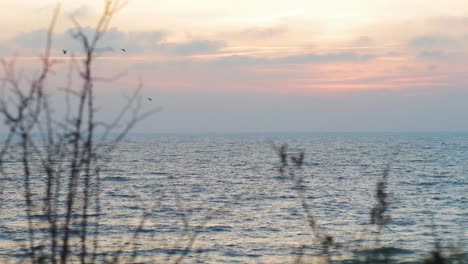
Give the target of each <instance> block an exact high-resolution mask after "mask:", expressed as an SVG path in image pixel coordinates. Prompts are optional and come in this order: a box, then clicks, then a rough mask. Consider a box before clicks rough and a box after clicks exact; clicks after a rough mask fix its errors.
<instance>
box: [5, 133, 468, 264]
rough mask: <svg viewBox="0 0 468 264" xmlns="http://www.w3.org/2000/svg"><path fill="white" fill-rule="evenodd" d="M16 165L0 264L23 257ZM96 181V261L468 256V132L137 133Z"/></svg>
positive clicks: (11, 167) (10, 163) (105, 160)
mask: <svg viewBox="0 0 468 264" xmlns="http://www.w3.org/2000/svg"><path fill="white" fill-rule="evenodd" d="M282 144H287V153H288V154H289V155H292V156H297V155H298V154H299V153H304V162H303V164H302V166H296V165H295V164H293V163H291V161H288V165H287V166H286V167H283V172H282V173H281V167H282V166H281V160H280V157H279V156H278V153H277V151H276V150H277V147H279V146H281V145H282ZM20 162H21V159H20V157H19V156H15V155H10V156H9V157H8V158H7V160H6V161H5V163H4V165H5V168H6V171H7V172H8V173H6V174H5V175H3V176H2V178H1V179H0V182H1V188H2V189H1V190H2V192H1V208H0V259H1V260H2V261H3V262H8V261H10V262H11V263H16V262H17V261H22V260H25V259H26V257H27V252H28V250H27V247H28V244H27V238H28V233H27V224H26V223H27V222H26V218H25V211H24V187H23V183H24V181H23V178H22V176H21V173H20V169H19V168H20V166H21V163H20ZM384 175H387V176H386V178H385V182H386V188H385V192H386V193H387V194H388V195H387V198H386V201H388V207H387V210H386V211H385V215H386V216H389V217H390V219H391V220H390V221H389V222H388V223H387V224H385V225H383V226H377V225H375V224H372V223H371V219H370V212H371V210H372V208H374V207H375V206H376V205H378V204H379V200H378V198H377V195H376V189H377V184H378V182H379V181H382V180H383V179H384V178H383V177H384ZM41 177H42V176H41V174H40V173H38V174H37V175H33V178H34V179H36V178H38V179H40V178H41ZM100 177H101V183H100V184H101V193H100V196H99V197H100V202H101V210H102V214H101V216H100V230H99V231H100V234H99V235H100V236H99V242H100V245H101V246H102V247H103V251H102V252H101V256H108V257H112V256H114V255H115V252H117V251H120V252H123V253H122V255H125V254H126V255H127V256H129V254H130V255H133V256H134V257H136V259H137V260H138V262H139V263H164V262H171V261H173V262H174V261H176V260H177V258H179V257H182V258H183V259H181V260H183V261H182V263H295V262H297V261H298V260H299V259H303V260H307V261H305V263H320V261H322V260H323V257H324V255H328V256H330V255H331V257H332V258H333V259H335V260H343V261H346V260H350V259H355V258H365V256H366V254H373V253H372V250H373V249H375V248H376V247H377V246H378V247H379V248H384V249H385V252H387V253H386V254H389V255H390V257H391V258H392V259H394V260H395V261H396V262H401V263H405V262H411V261H417V260H421V259H424V258H425V257H428V256H429V254H430V252H431V251H432V250H434V248H435V246H436V244H437V246H440V247H442V248H443V249H444V250H446V252H462V253H466V252H467V245H468V236H467V234H466V230H467V228H468V133H256V134H254V133H251V134H249V133H239V134H221V133H218V134H132V135H129V136H127V137H126V138H125V139H124V140H123V141H122V142H121V143H119V144H118V146H117V147H116V148H115V149H114V150H113V151H111V152H108V153H106V155H104V156H103V157H102V165H101V169H100ZM297 179H301V182H300V186H299V185H298V181H297ZM33 181H34V180H33ZM37 199H39V198H37ZM35 202H37V203H39V200H35ZM305 207H306V208H307V209H308V211H309V213H310V214H309V215H307V213H306V211H305ZM310 218H313V220H314V228H312V227H311V225H310V221H309V220H310ZM40 228H43V229H46V227H45V226H43V227H40ZM324 234H325V235H326V236H329V237H331V238H332V243H331V246H330V247H329V249H328V251H327V252H324V246H323V243H322V242H323V241H322V240H321V239H320V236H322V235H324ZM74 246H76V247H79V245H77V244H75V245H74ZM106 252H107V253H106ZM374 253H375V252H374ZM106 254H107V255H106Z"/></svg>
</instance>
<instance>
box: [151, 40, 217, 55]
mask: <svg viewBox="0 0 468 264" xmlns="http://www.w3.org/2000/svg"><path fill="white" fill-rule="evenodd" d="M224 46H225V44H224V43H222V42H219V41H213V40H192V41H190V42H186V43H163V44H161V45H159V46H158V47H157V50H158V52H162V53H165V54H172V55H182V56H184V55H195V54H206V53H213V52H216V51H218V50H219V49H220V48H222V47H224Z"/></svg>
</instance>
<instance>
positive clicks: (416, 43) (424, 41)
mask: <svg viewBox="0 0 468 264" xmlns="http://www.w3.org/2000/svg"><path fill="white" fill-rule="evenodd" d="M456 44H457V39H455V38H452V37H449V36H446V35H423V36H417V37H414V38H412V39H410V40H409V42H408V45H409V47H412V48H423V49H433V48H447V47H454V46H455V45H456Z"/></svg>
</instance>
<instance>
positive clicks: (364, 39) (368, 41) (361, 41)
mask: <svg viewBox="0 0 468 264" xmlns="http://www.w3.org/2000/svg"><path fill="white" fill-rule="evenodd" d="M372 43H374V40H373V39H372V38H371V37H368V36H359V37H358V38H356V39H355V40H353V41H352V42H351V46H354V47H363V46H370V45H372Z"/></svg>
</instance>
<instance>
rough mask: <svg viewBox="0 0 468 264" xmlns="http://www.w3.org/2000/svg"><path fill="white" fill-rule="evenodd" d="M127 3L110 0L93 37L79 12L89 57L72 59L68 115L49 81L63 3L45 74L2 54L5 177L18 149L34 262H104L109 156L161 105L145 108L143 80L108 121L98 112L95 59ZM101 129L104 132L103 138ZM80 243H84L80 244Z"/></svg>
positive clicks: (78, 33)
mask: <svg viewBox="0 0 468 264" xmlns="http://www.w3.org/2000/svg"><path fill="white" fill-rule="evenodd" d="M124 5H125V3H119V1H117V0H106V1H105V7H104V12H103V14H102V16H101V17H100V19H99V21H98V23H97V25H96V26H95V31H94V34H93V35H92V36H87V35H86V34H85V33H84V31H83V28H82V27H81V25H80V24H79V22H78V21H77V20H75V19H73V18H72V21H73V22H74V24H75V30H74V32H73V37H74V38H75V39H76V41H77V42H79V43H81V45H82V48H83V53H84V57H83V58H79V59H78V58H75V57H74V56H73V55H72V57H70V58H69V59H70V65H69V67H70V73H74V72H77V73H78V75H79V78H80V83H79V84H78V85H74V83H73V82H72V78H71V76H69V82H68V85H67V87H66V88H65V89H64V91H65V97H66V100H65V101H66V102H67V106H66V109H67V110H66V113H65V114H64V115H61V113H56V112H54V106H53V104H52V103H51V100H50V97H51V94H52V88H51V87H50V86H49V85H48V83H47V81H48V79H49V76H50V75H51V73H52V71H53V67H54V66H55V64H56V63H57V61H54V60H53V59H52V58H51V51H52V49H51V45H52V35H53V31H54V27H55V25H56V23H57V17H58V14H59V9H60V6H57V8H56V9H55V12H54V15H53V18H52V21H51V24H50V26H49V29H48V34H47V41H46V43H45V51H44V54H43V55H42V56H41V62H42V66H41V70H40V73H39V75H38V76H36V77H34V78H33V79H32V80H29V81H27V80H25V79H24V78H22V77H21V76H20V75H18V74H17V70H16V66H15V60H11V61H7V60H2V61H1V66H2V70H3V76H2V78H1V85H2V87H1V89H2V94H1V95H2V97H1V98H0V116H1V117H2V118H3V122H4V124H5V126H6V127H7V128H8V135H7V136H6V138H5V140H4V143H3V144H2V145H1V149H0V173H1V174H2V176H5V174H6V173H7V172H6V170H5V169H4V164H3V161H4V157H5V156H6V155H7V154H8V153H13V152H15V153H18V154H19V155H20V157H21V172H18V171H16V172H15V174H16V175H15V177H21V178H22V181H23V191H24V205H25V214H26V218H27V225H28V240H29V253H30V260H31V262H32V263H39V262H42V261H47V262H51V263H57V262H60V263H68V262H69V261H70V260H71V259H72V258H78V259H79V260H80V262H81V263H89V262H95V261H96V258H97V256H98V253H99V247H100V245H99V240H98V237H99V223H100V216H101V214H102V212H101V210H102V208H101V201H100V195H101V188H100V186H101V179H100V167H101V165H102V159H103V157H104V156H105V155H106V154H107V153H109V151H111V150H112V149H114V148H115V147H116V145H117V144H118V143H119V142H120V141H121V140H122V139H123V138H124V136H125V135H126V134H127V133H128V131H129V130H130V129H131V128H132V127H133V126H134V125H135V124H136V123H138V122H139V121H140V120H142V119H144V118H146V117H148V116H149V115H151V114H152V113H154V112H155V111H156V109H153V110H150V111H146V112H144V111H143V110H142V105H141V97H140V95H139V91H140V87H138V88H137V89H136V91H135V92H134V94H133V95H132V96H131V97H129V98H127V103H126V105H125V106H124V107H123V108H122V110H121V112H120V113H119V114H118V115H117V117H116V118H115V120H113V121H112V122H102V121H99V120H96V118H95V113H96V111H97V109H96V106H95V98H94V97H95V95H94V94H95V92H94V89H95V82H96V77H95V76H94V73H93V63H94V62H95V60H96V56H97V55H96V52H97V51H98V50H99V43H100V41H101V39H102V38H103V36H104V35H105V34H106V31H107V29H108V27H109V24H110V22H111V20H112V18H113V16H114V15H115V14H116V13H117V12H118V11H120V10H121V9H122V7H123V6H124ZM140 86H141V85H140ZM98 134H99V135H103V136H102V137H101V138H98ZM111 135H113V136H111ZM41 181H42V183H43V184H42V185H37V184H35V185H34V188H33V182H41ZM38 186H40V187H39V189H38ZM39 197H40V199H39ZM41 219H46V220H45V221H46V223H47V230H46V232H42V231H41V230H40V229H39V228H38V226H39V224H40V222H41V221H44V220H41ZM44 233H45V234H44ZM76 233H78V234H79V235H75V234H76ZM72 243H74V244H75V246H76V245H79V246H78V248H80V249H79V250H78V251H76V250H72ZM39 250H40V252H38V251H39Z"/></svg>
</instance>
